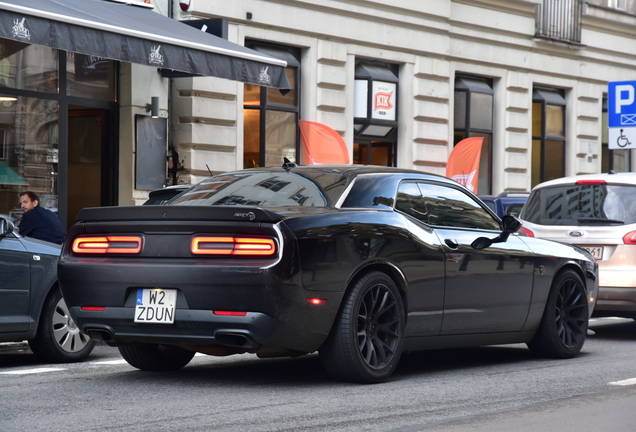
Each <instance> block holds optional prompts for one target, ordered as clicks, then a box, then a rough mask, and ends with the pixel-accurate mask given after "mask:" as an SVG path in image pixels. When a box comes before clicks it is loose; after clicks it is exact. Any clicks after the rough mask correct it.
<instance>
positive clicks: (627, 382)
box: [609, 378, 636, 386]
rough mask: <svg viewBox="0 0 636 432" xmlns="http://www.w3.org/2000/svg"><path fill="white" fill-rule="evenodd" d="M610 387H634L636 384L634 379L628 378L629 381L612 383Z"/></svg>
mask: <svg viewBox="0 0 636 432" xmlns="http://www.w3.org/2000/svg"><path fill="white" fill-rule="evenodd" d="M609 384H610V385H615V386H629V385H634V384H636V378H630V379H626V380H622V381H614V382H611V383H609Z"/></svg>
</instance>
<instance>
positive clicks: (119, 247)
mask: <svg viewBox="0 0 636 432" xmlns="http://www.w3.org/2000/svg"><path fill="white" fill-rule="evenodd" d="M71 249H72V250H73V252H74V253H76V254H113V253H116V254H137V253H139V252H140V251H141V237H137V236H99V237H98V236H95V237H78V238H76V239H75V240H73V246H72V247H71Z"/></svg>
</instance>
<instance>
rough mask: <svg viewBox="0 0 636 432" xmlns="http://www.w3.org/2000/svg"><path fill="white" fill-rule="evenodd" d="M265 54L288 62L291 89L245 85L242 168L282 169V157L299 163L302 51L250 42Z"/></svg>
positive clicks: (253, 47)
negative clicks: (299, 82) (272, 167)
mask: <svg viewBox="0 0 636 432" xmlns="http://www.w3.org/2000/svg"><path fill="white" fill-rule="evenodd" d="M247 46H248V47H249V48H252V49H256V50H257V51H260V52H262V53H263V54H266V55H269V56H272V57H277V58H280V59H283V60H285V61H286V62H287V68H286V70H285V72H286V73H287V79H288V80H289V85H290V86H291V90H290V91H289V92H287V93H285V94H283V93H281V92H280V90H278V89H275V88H268V87H259V86H256V85H253V84H244V87H243V134H244V140H243V142H244V147H243V167H244V168H253V167H261V166H281V165H282V164H283V158H285V157H286V158H287V159H289V160H290V161H291V162H296V159H297V156H296V154H297V148H298V145H297V142H298V113H299V108H300V103H299V100H298V92H297V89H298V77H299V68H300V62H299V60H298V59H299V58H300V52H298V51H297V50H296V49H293V48H287V47H280V46H270V45H263V44H260V43H248V44H247Z"/></svg>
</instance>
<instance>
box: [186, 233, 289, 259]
mask: <svg viewBox="0 0 636 432" xmlns="http://www.w3.org/2000/svg"><path fill="white" fill-rule="evenodd" d="M190 249H191V251H192V253H193V254H196V255H260V256H268V255H274V254H275V253H276V243H274V240H273V239H266V238H249V237H195V238H193V239H192V243H191V247H190Z"/></svg>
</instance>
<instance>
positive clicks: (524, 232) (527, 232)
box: [519, 227, 534, 237]
mask: <svg viewBox="0 0 636 432" xmlns="http://www.w3.org/2000/svg"><path fill="white" fill-rule="evenodd" d="M519 233H520V234H521V235H525V236H526V237H534V233H533V232H532V231H530V230H529V229H528V228H524V227H521V229H519Z"/></svg>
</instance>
